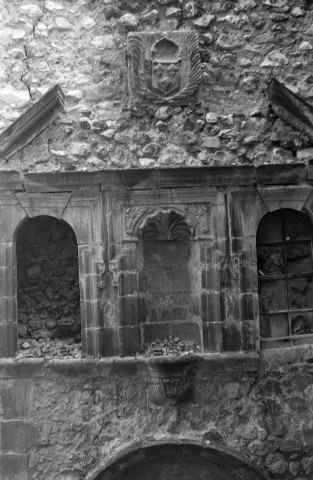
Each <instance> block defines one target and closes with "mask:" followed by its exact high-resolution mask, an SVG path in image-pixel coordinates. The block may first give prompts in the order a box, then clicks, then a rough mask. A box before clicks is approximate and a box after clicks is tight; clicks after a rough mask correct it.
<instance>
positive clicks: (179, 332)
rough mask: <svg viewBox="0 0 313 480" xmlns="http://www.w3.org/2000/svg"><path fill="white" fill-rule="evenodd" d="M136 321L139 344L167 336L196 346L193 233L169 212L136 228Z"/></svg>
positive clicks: (196, 273) (198, 331)
mask: <svg viewBox="0 0 313 480" xmlns="http://www.w3.org/2000/svg"><path fill="white" fill-rule="evenodd" d="M138 237H139V242H138V271H139V290H138V301H139V308H138V318H139V324H140V325H141V326H142V338H143V341H144V343H150V342H152V341H154V340H155V339H157V338H161V339H166V338H168V337H170V336H172V337H179V338H180V339H182V340H191V341H194V342H196V343H197V344H198V345H199V346H201V347H202V340H201V339H202V336H201V328H202V327H201V317H200V298H201V295H200V291H201V287H200V285H201V283H200V281H201V279H200V278H199V277H200V276H199V271H200V268H199V263H200V260H199V245H198V244H197V242H195V241H194V229H193V227H192V226H191V225H190V224H189V223H188V221H187V220H186V218H185V217H184V216H183V215H182V214H180V213H179V212H177V211H175V210H173V209H170V210H165V211H163V210H162V211H157V212H154V213H153V214H152V215H150V216H147V217H146V219H145V221H144V222H143V223H142V225H141V226H140V228H139V229H138Z"/></svg>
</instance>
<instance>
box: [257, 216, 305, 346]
mask: <svg viewBox="0 0 313 480" xmlns="http://www.w3.org/2000/svg"><path fill="white" fill-rule="evenodd" d="M312 240H313V226H312V222H311V221H310V219H309V217H308V216H307V215H306V214H304V213H300V212H297V211H295V210H291V209H282V210H276V211H275V212H272V213H268V214H267V215H265V216H264V217H263V219H262V220H261V222H260V225H259V228H258V232H257V262H258V279H259V302H260V312H261V345H262V346H263V347H267V348H269V347H277V346H281V345H300V344H303V343H313V261H312Z"/></svg>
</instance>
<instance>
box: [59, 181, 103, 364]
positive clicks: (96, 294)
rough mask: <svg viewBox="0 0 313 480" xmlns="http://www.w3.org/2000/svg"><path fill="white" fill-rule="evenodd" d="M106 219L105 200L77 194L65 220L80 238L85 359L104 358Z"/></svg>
mask: <svg viewBox="0 0 313 480" xmlns="http://www.w3.org/2000/svg"><path fill="white" fill-rule="evenodd" d="M102 218H103V214H102V206H101V197H100V195H99V194H98V193H97V192H93V191H91V192H77V193H73V194H72V196H71V199H70V201H69V203H68V205H67V207H66V210H65V212H64V214H63V216H62V219H63V220H65V221H66V222H68V223H69V224H70V225H71V227H72V228H73V230H74V232H75V234H76V238H77V245H78V264H79V280H80V302H81V327H82V350H83V354H84V355H85V356H92V357H99V356H100V354H101V309H100V301H101V290H102V287H103V284H102V279H101V276H102V272H103V269H104V248H103V240H102V223H103V220H102ZM99 287H100V288H99Z"/></svg>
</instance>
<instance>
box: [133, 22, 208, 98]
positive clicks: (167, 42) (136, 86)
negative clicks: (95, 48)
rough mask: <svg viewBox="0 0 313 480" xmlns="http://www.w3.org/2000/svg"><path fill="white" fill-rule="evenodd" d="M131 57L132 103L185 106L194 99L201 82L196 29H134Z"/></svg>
mask: <svg viewBox="0 0 313 480" xmlns="http://www.w3.org/2000/svg"><path fill="white" fill-rule="evenodd" d="M127 58H128V65H129V67H128V74H129V87H130V101H131V103H132V104H134V105H137V104H151V103H152V104H156V105H159V104H166V105H181V104H182V105H185V104H189V103H192V102H193V101H194V94H195V93H196V90H197V88H198V87H199V84H200V81H201V65H200V55H199V46H198V36H197V33H196V32H193V31H171V32H132V33H130V34H129V35H128V54H127Z"/></svg>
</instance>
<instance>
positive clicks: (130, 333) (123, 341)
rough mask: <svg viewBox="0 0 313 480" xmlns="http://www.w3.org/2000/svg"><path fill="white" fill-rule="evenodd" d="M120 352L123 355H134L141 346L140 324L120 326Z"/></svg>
mask: <svg viewBox="0 0 313 480" xmlns="http://www.w3.org/2000/svg"><path fill="white" fill-rule="evenodd" d="M119 340H120V354H121V356H122V357H127V356H133V355H135V354H136V353H137V352H139V350H140V347H141V334H140V328H139V327H138V326H133V327H129V326H127V327H120V328H119Z"/></svg>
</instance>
